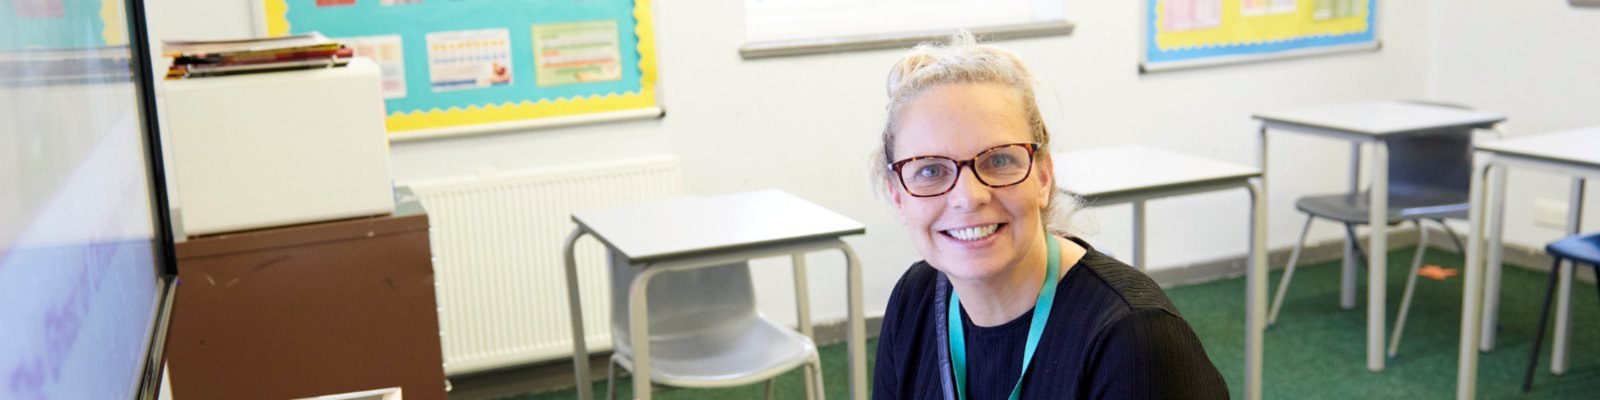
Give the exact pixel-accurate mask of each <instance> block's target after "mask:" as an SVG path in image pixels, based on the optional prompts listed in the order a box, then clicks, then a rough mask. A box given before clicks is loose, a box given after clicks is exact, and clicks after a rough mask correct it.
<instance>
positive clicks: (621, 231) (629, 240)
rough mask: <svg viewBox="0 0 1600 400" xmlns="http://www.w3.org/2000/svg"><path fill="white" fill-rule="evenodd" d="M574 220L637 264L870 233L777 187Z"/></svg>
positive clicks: (582, 215)
mask: <svg viewBox="0 0 1600 400" xmlns="http://www.w3.org/2000/svg"><path fill="white" fill-rule="evenodd" d="M572 221H573V222H577V223H578V225H580V226H582V227H583V228H584V229H585V230H588V231H589V232H590V233H592V234H593V235H594V236H595V238H596V239H599V240H600V241H602V242H605V243H607V244H609V245H610V246H611V247H613V248H615V249H617V250H618V251H621V252H622V254H623V255H626V256H628V258H630V259H632V260H633V261H634V262H651V261H655V260H661V259H665V258H673V257H679V256H688V255H693V254H696V253H703V252H713V251H720V250H730V249H736V248H745V247H749V246H758V245H770V244H777V243H785V242H792V241H801V240H807V239H817V238H824V237H838V236H844V235H855V234H861V233H865V232H866V225H862V224H861V223H860V222H857V221H855V220H853V219H850V218H849V217H845V216H843V215H840V214H839V213H836V212H833V211H832V210H828V209H826V208H822V206H818V205H816V204H812V203H811V202H808V201H805V200H804V199H801V198H799V197H795V196H794V195H792V194H789V193H788V192H784V191H782V190H778V189H767V190H758V191H754V192H744V193H734V194H726V195H718V196H703V197H684V198H677V199H670V200H664V201H658V202H652V203H646V204H639V205H634V206H628V207H621V208H613V209H609V210H597V211H586V212H580V213H576V214H573V215H572Z"/></svg>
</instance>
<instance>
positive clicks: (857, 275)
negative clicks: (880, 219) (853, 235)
mask: <svg viewBox="0 0 1600 400" xmlns="http://www.w3.org/2000/svg"><path fill="white" fill-rule="evenodd" d="M839 251H842V252H844V257H845V260H846V261H847V262H846V264H847V267H846V268H847V271H845V273H846V274H847V275H848V278H847V279H848V283H847V285H848V286H849V291H850V293H849V296H850V298H849V302H850V326H849V329H850V336H849V338H847V339H846V340H848V341H849V345H848V346H847V347H848V348H849V350H850V398H851V399H852V400H867V399H869V398H870V397H871V395H870V394H869V393H867V320H866V315H865V313H866V311H865V310H863V307H864V305H863V304H862V303H863V301H862V298H861V258H860V257H857V256H856V252H855V250H851V249H850V245H849V244H846V243H845V242H844V241H842V240H841V241H839Z"/></svg>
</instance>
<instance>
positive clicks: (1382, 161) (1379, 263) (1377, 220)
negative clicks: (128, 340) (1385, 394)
mask: <svg viewBox="0 0 1600 400" xmlns="http://www.w3.org/2000/svg"><path fill="white" fill-rule="evenodd" d="M1369 196H1371V198H1372V199H1371V200H1369V201H1368V203H1369V204H1371V205H1372V206H1371V207H1370V208H1371V212H1369V213H1368V215H1367V226H1368V228H1369V229H1371V231H1370V233H1369V235H1371V236H1370V237H1368V239H1367V240H1368V243H1370V244H1369V245H1368V246H1367V370H1370V371H1373V372H1377V371H1382V370H1383V362H1384V358H1383V347H1384V346H1383V345H1384V341H1385V340H1384V331H1385V330H1386V329H1385V324H1387V323H1388V318H1387V317H1386V316H1385V312H1386V310H1385V307H1384V300H1385V299H1384V296H1385V295H1387V294H1388V290H1385V289H1386V288H1388V287H1389V286H1388V274H1387V272H1386V271H1388V269H1389V268H1388V266H1389V260H1388V258H1389V257H1388V256H1389V234H1388V228H1389V145H1388V144H1387V143H1384V142H1383V141H1382V140H1378V141H1374V142H1372V192H1371V193H1369Z"/></svg>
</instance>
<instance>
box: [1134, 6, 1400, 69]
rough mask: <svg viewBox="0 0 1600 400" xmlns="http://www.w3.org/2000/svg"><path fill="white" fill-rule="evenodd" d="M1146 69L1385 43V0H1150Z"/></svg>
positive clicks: (1143, 66) (1142, 66) (1375, 46)
mask: <svg viewBox="0 0 1600 400" xmlns="http://www.w3.org/2000/svg"><path fill="white" fill-rule="evenodd" d="M1144 2H1145V29H1144V31H1145V35H1144V36H1145V37H1144V42H1145V43H1144V54H1143V56H1144V57H1143V58H1144V61H1143V63H1141V64H1140V71H1141V72H1151V71H1160V70H1169V69H1181V68H1189V67H1199V66H1208V65H1216V64H1227V63H1238V62H1250V61H1259V60H1266V59H1274V58H1285V57H1295V56H1303V55H1313V54H1324V53H1332V52H1344V51H1361V50H1375V49H1378V48H1379V42H1378V36H1377V34H1376V33H1375V30H1376V28H1375V27H1376V25H1377V24H1376V21H1377V19H1376V15H1375V14H1376V13H1375V12H1374V11H1375V10H1376V9H1377V7H1376V6H1377V2H1378V0H1144Z"/></svg>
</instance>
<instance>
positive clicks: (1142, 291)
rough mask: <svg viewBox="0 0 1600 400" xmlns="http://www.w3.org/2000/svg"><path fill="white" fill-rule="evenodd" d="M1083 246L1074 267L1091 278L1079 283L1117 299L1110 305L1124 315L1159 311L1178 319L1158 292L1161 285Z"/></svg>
mask: <svg viewBox="0 0 1600 400" xmlns="http://www.w3.org/2000/svg"><path fill="white" fill-rule="evenodd" d="M1080 243H1082V242H1080ZM1085 245H1086V243H1085ZM1085 247H1086V248H1088V250H1089V251H1088V253H1087V254H1085V255H1084V256H1083V259H1081V260H1079V261H1078V265H1077V268H1083V269H1084V270H1085V271H1084V272H1085V273H1086V275H1088V277H1090V278H1092V279H1085V280H1083V281H1084V282H1081V283H1080V284H1085V285H1091V286H1098V287H1100V288H1103V289H1104V293H1105V294H1106V295H1108V296H1115V297H1117V298H1118V299H1119V300H1121V301H1118V302H1114V303H1115V304H1117V305H1118V306H1120V307H1119V308H1124V307H1125V311H1128V312H1133V311H1141V310H1160V311H1165V312H1168V313H1171V314H1172V315H1173V316H1178V317H1180V318H1181V317H1182V316H1181V315H1180V314H1178V308H1177V307H1175V306H1173V305H1172V301H1171V300H1168V299H1167V294H1166V292H1165V291H1162V290H1161V285H1158V284H1156V281H1155V280H1154V279H1150V276H1149V275H1146V274H1145V273H1144V271H1140V270H1138V269H1136V268H1133V267H1132V266H1130V265H1128V264H1126V263H1123V262H1122V261H1118V260H1117V259H1115V258H1111V256H1110V255H1107V254H1105V253H1101V252H1099V251H1096V250H1094V248H1093V247H1088V246H1085Z"/></svg>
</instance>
